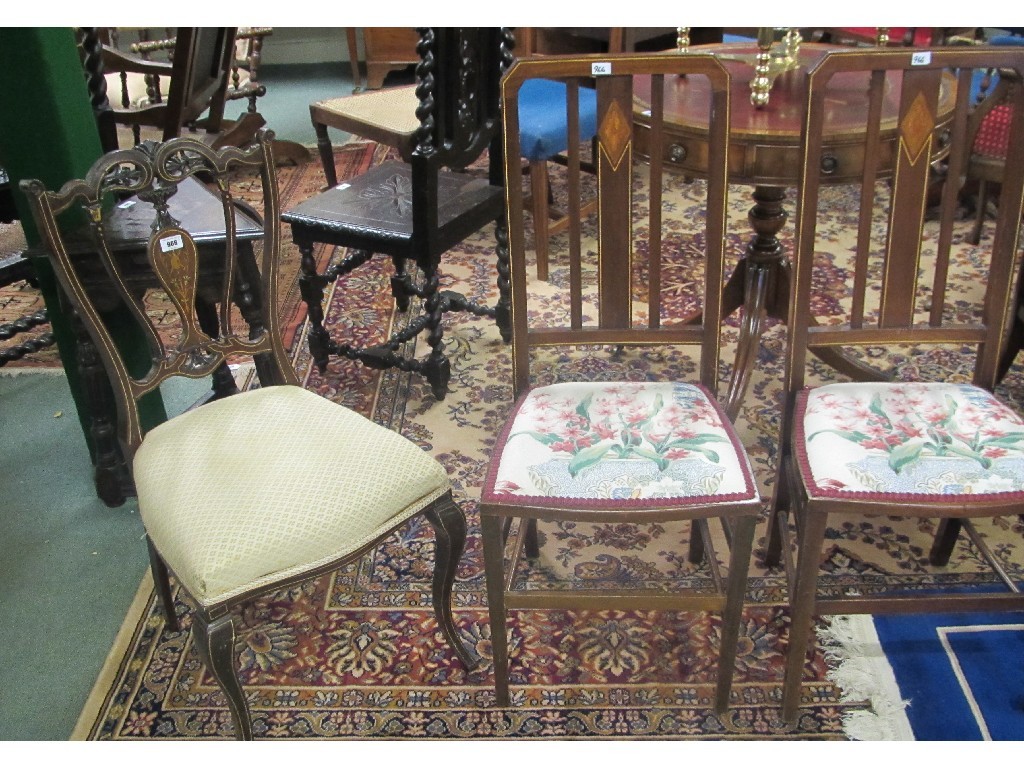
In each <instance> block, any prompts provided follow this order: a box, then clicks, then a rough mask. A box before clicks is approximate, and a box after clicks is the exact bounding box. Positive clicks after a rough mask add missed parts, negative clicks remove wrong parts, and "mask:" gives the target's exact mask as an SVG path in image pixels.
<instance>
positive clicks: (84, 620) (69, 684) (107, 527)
mask: <svg viewBox="0 0 1024 768" xmlns="http://www.w3.org/2000/svg"><path fill="white" fill-rule="evenodd" d="M174 385H175V386H171V387H168V388H165V389H164V390H163V395H164V400H165V402H166V405H167V410H168V413H171V414H176V413H179V412H181V411H182V410H184V408H185V407H187V406H188V405H190V404H191V403H193V402H195V400H196V399H197V398H198V397H199V395H200V394H201V393H202V392H203V391H204V390H205V389H207V388H208V384H207V383H206V382H204V381H181V382H174ZM74 413H75V412H74V405H73V404H72V400H71V392H70V390H69V389H68V385H67V381H66V380H65V378H64V376H63V374H61V373H23V374H20V375H10V374H8V373H7V372H3V371H0V434H2V435H3V441H4V445H5V447H6V466H5V468H4V470H3V472H2V473H0V498H2V499H3V501H2V502H0V503H2V508H3V515H4V526H3V530H4V534H3V536H2V537H0V633H2V637H3V641H2V642H0V739H2V740H16V739H17V740H21V739H29V740H38V739H67V738H68V736H69V735H70V734H71V730H72V728H73V727H74V725H75V721H76V720H77V718H78V715H79V713H80V711H81V709H82V705H83V704H84V703H85V700H86V698H87V696H88V695H89V691H90V689H91V688H92V685H93V683H94V682H95V680H96V675H97V674H98V672H99V670H100V668H101V667H102V665H103V661H104V659H105V657H106V654H107V650H108V649H109V648H110V645H111V643H112V642H113V640H114V637H115V635H116V634H117V631H118V629H119V628H120V626H121V622H122V621H123V619H124V615H125V612H126V611H127V609H128V606H129V604H130V603H131V601H132V598H133V597H134V595H135V591H136V590H137V589H138V586H139V581H140V580H141V578H142V575H143V574H144V572H145V570H146V568H147V565H148V559H147V555H146V545H145V543H144V542H143V541H142V535H143V529H142V523H141V521H140V520H139V516H138V511H137V509H136V507H135V504H134V499H130V500H129V501H128V502H127V503H126V504H124V505H123V506H121V507H117V508H114V509H111V508H109V507H107V506H105V505H104V504H103V503H102V502H101V501H99V499H97V498H96V495H95V493H94V492H93V489H92V485H91V476H92V475H91V473H92V467H91V465H90V462H89V454H88V450H87V448H86V445H85V440H84V438H83V436H82V430H81V427H80V426H79V424H78V420H77V419H76V418H75V415H74ZM55 670H59V673H57V672H55Z"/></svg>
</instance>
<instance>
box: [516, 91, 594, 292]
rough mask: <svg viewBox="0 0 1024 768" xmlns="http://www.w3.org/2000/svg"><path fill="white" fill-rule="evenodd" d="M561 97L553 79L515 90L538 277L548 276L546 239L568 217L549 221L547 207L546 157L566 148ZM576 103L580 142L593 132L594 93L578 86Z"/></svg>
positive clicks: (588, 207) (563, 96)
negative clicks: (527, 170) (517, 98)
mask: <svg viewBox="0 0 1024 768" xmlns="http://www.w3.org/2000/svg"><path fill="white" fill-rule="evenodd" d="M565 99H566V94H565V84H564V83H560V82H558V81H556V80H529V81H527V82H526V83H524V84H523V87H522V89H521V90H520V91H519V146H520V152H521V154H522V156H523V158H524V159H526V160H527V161H528V163H529V171H530V197H531V199H532V202H533V230H534V237H535V239H536V243H535V249H536V252H537V277H538V278H539V279H541V280H547V278H548V238H549V237H551V236H552V235H554V234H557V233H558V232H561V231H562V230H563V229H565V228H566V227H567V226H568V225H569V217H568V216H559V217H557V218H555V219H554V220H553V221H552V220H551V216H552V212H551V211H550V210H549V208H548V195H549V189H548V166H547V163H548V160H550V159H552V158H554V157H556V156H558V155H560V154H562V153H563V152H565V151H566V150H567V149H568V148H569V140H568V135H567V134H568V131H567V125H566V115H565V111H566V110H565V105H566V102H565ZM579 105H580V112H579V124H580V125H579V127H580V135H579V141H580V142H583V141H587V140H588V139H591V138H593V137H594V135H595V134H596V133H597V93H596V92H595V91H594V90H592V89H590V88H580V89H579ZM594 207H595V206H594V203H593V202H590V203H587V204H586V205H584V206H582V208H581V209H580V214H581V215H586V214H589V213H590V212H591V211H593V210H594Z"/></svg>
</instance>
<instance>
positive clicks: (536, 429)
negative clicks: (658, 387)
mask: <svg viewBox="0 0 1024 768" xmlns="http://www.w3.org/2000/svg"><path fill="white" fill-rule="evenodd" d="M615 389H616V393H613V395H612V397H599V398H597V401H596V402H594V400H595V398H594V395H593V394H590V395H587V396H586V397H585V398H584V399H583V400H582V401H580V402H579V403H578V404H576V406H575V408H571V407H569V406H570V405H571V404H563V403H560V404H559V408H558V413H559V416H560V417H561V419H560V422H559V423H558V424H555V423H552V421H551V420H549V419H547V418H544V417H543V416H542V415H538V416H537V417H536V418H535V420H534V424H533V425H532V427H533V428H532V429H528V430H525V431H524V432H523V433H520V434H527V435H529V436H530V437H532V438H533V439H535V440H537V441H538V442H541V443H543V444H544V445H546V446H548V448H550V449H551V450H552V451H554V452H556V453H567V454H570V456H571V458H570V461H569V466H568V471H569V474H570V475H572V476H575V475H576V474H577V473H579V472H580V471H581V470H583V469H584V468H586V467H588V466H591V465H593V464H596V463H598V462H600V461H603V460H604V459H606V458H615V459H627V458H638V459H649V460H651V461H653V462H655V464H657V466H658V469H659V470H660V471H662V472H664V471H665V470H666V469H668V466H669V463H670V462H671V461H673V460H676V459H680V458H684V457H691V456H693V455H695V454H697V455H701V456H703V457H704V458H706V459H708V460H709V461H712V462H714V463H718V461H719V460H720V457H719V455H718V453H717V452H716V451H715V450H713V449H712V448H711V447H710V446H709V444H710V443H716V442H718V443H722V442H728V440H727V438H725V437H724V436H722V435H720V434H717V433H707V432H703V433H699V432H698V431H696V430H693V429H680V428H679V427H680V425H681V424H682V423H684V419H685V418H687V417H688V418H689V419H691V420H692V421H694V422H701V423H704V424H713V423H715V422H716V421H717V418H718V417H717V412H716V411H715V410H714V408H713V407H712V406H711V405H710V404H709V403H707V402H706V401H705V400H704V399H703V398H699V397H698V398H694V401H693V403H692V407H691V408H688V409H684V408H682V407H680V406H679V405H678V404H677V403H669V404H668V405H666V404H665V401H664V397H663V396H662V395H660V394H659V395H657V396H656V397H655V398H654V400H653V402H650V403H646V402H644V401H637V399H636V398H635V397H631V396H629V393H630V392H634V391H639V390H640V388H639V387H627V386H622V387H616V388H615ZM545 415H546V414H545Z"/></svg>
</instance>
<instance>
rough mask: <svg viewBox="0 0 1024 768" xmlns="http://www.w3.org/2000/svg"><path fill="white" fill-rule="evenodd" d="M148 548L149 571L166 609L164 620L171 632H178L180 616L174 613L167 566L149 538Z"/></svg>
mask: <svg viewBox="0 0 1024 768" xmlns="http://www.w3.org/2000/svg"><path fill="white" fill-rule="evenodd" d="M146 547H147V548H148V549H149V569H150V571H151V572H152V574H153V585H154V588H155V589H156V593H157V595H159V596H160V605H161V606H162V607H163V609H164V619H165V622H166V624H167V629H168V630H169V631H171V632H177V631H178V614H177V613H175V611H174V598H173V597H172V596H171V581H170V576H169V574H168V573H167V564H166V563H165V562H164V559H163V558H162V557H160V553H159V552H157V551H156V547H154V546H153V542H152V541H151V540H150V538H149V536H147V537H146Z"/></svg>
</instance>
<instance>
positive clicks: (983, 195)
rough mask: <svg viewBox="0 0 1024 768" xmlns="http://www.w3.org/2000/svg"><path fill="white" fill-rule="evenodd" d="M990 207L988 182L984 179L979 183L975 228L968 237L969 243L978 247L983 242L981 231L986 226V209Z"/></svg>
mask: <svg viewBox="0 0 1024 768" xmlns="http://www.w3.org/2000/svg"><path fill="white" fill-rule="evenodd" d="M987 205H988V182H986V181H985V180H984V179H981V180H980V181H978V203H977V206H978V207H977V210H975V212H974V227H973V229H971V232H970V234H969V235H968V236H967V242H968V243H970V244H971V245H977V244H978V243H980V242H981V230H982V228H983V227H984V226H985V208H986V207H987Z"/></svg>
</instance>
